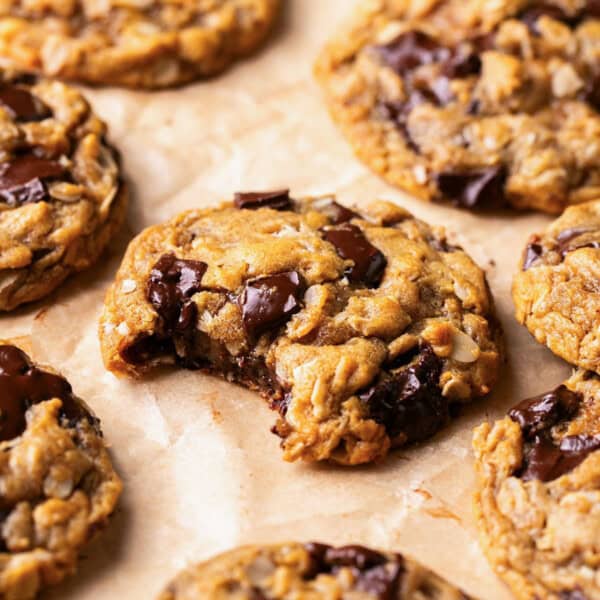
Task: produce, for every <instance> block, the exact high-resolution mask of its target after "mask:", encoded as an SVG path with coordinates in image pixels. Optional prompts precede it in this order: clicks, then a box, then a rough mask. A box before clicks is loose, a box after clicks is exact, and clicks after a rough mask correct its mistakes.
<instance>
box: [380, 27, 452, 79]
mask: <svg viewBox="0 0 600 600" xmlns="http://www.w3.org/2000/svg"><path fill="white" fill-rule="evenodd" d="M377 52H378V53H379V55H380V56H381V58H382V59H383V61H384V62H385V64H386V65H387V66H388V67H390V68H392V69H394V71H396V72H397V73H400V74H402V73H405V72H407V71H412V70H414V69H417V68H418V67H421V66H423V65H429V64H432V63H435V62H442V61H446V60H447V59H448V58H450V50H449V49H448V48H445V47H444V46H441V45H440V44H438V43H437V42H436V41H435V40H434V39H433V38H431V37H430V36H428V35H427V34H425V33H422V32H420V31H408V32H406V33H402V34H400V35H399V36H398V37H397V38H395V39H394V40H392V41H391V42H389V43H388V44H385V45H382V46H377Z"/></svg>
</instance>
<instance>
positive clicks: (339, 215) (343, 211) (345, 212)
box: [318, 200, 361, 225]
mask: <svg viewBox="0 0 600 600" xmlns="http://www.w3.org/2000/svg"><path fill="white" fill-rule="evenodd" d="M318 210H319V212H322V213H324V214H325V215H327V217H328V218H329V219H330V220H331V222H332V223H333V224H334V225H339V224H341V223H347V222H348V221H351V220H352V219H360V218H361V216H360V215H359V214H358V213H355V212H354V211H353V210H350V209H349V208H346V207H345V206H342V205H341V204H338V203H337V202H336V201H335V200H330V201H329V202H327V203H326V204H323V205H322V206H319V208H318Z"/></svg>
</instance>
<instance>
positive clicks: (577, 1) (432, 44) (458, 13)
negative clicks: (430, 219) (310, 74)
mask: <svg viewBox="0 0 600 600" xmlns="http://www.w3.org/2000/svg"><path fill="white" fill-rule="evenodd" d="M599 39H600V4H599V3H598V1H597V0H548V1H547V2H540V1H535V0H469V1H468V2H465V0H439V1H433V0H425V1H423V0H386V1H384V0H378V1H363V2H362V3H360V5H359V8H358V10H357V12H356V14H355V16H354V17H353V19H352V21H351V22H350V23H349V24H348V26H347V27H345V28H344V29H343V31H341V32H340V33H339V34H338V35H337V36H336V37H335V38H334V39H333V40H332V41H331V42H330V43H329V45H328V46H327V48H326V49H325V50H324V51H323V53H322V55H321V57H320V59H319V60H318V62H317V65H316V75H317V77H318V79H319V80H320V82H321V84H322V86H323V88H324V90H325V95H326V98H327V103H328V105H329V108H330V111H331V113H332V115H333V117H334V119H335V120H336V121H337V122H338V123H339V125H340V126H341V129H342V130H343V132H344V133H345V135H346V136H347V137H348V139H349V140H350V142H351V144H352V146H353V147H354V149H355V152H356V153H357V154H358V156H359V157H360V158H361V159H363V160H364V161H365V162H366V163H367V164H368V165H369V166H370V167H371V168H372V169H374V170H375V171H376V172H378V173H380V174H381V175H383V176H384V177H385V178H386V179H387V180H388V181H389V182H390V183H392V184H395V185H397V186H400V187H402V188H404V189H405V190H407V191H409V192H411V193H413V194H415V195H417V196H419V197H420V198H423V199H428V200H438V199H444V200H447V201H450V202H453V203H455V204H457V205H459V206H462V207H465V208H481V207H484V206H492V205H494V206H495V205H498V204H509V205H512V206H513V207H516V208H521V209H529V208H531V209H536V210H540V211H544V212H549V213H560V212H561V211H562V210H563V209H564V208H565V206H567V205H569V204H575V203H579V202H583V201H586V200H590V199H592V198H593V197H595V196H596V197H597V196H598V195H599V193H600V141H599V140H600V112H599V111H600V92H599V90H600V53H599V51H598V40H599Z"/></svg>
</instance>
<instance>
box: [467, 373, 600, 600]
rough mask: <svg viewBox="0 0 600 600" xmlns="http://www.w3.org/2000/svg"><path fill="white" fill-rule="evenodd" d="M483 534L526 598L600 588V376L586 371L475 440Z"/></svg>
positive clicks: (575, 595) (584, 594)
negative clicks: (599, 568)
mask: <svg viewBox="0 0 600 600" xmlns="http://www.w3.org/2000/svg"><path fill="white" fill-rule="evenodd" d="M473 447H474V450H475V464H476V468H477V473H478V490H477V494H476V497H475V514H476V517H477V521H478V527H479V534H480V539H481V542H482V545H483V549H484V551H485V553H486V554H487V557H488V559H489V560H490V562H491V563H492V565H493V567H494V568H495V570H496V572H497V573H498V575H500V577H502V578H503V579H504V580H505V581H506V583H508V585H509V586H510V588H511V590H512V592H513V594H514V595H515V597H516V598H518V599H519V600H521V599H522V600H533V599H534V598H544V599H546V600H565V599H583V598H588V599H589V600H595V599H596V598H598V597H599V591H598V590H599V588H598V564H599V561H600V551H599V548H598V535H599V532H600V510H599V507H600V452H598V450H599V449H600V380H599V379H598V376H597V375H596V374H593V373H591V372H590V371H584V370H579V371H577V372H576V373H575V374H574V375H573V376H572V377H571V378H570V379H569V380H568V381H566V382H565V384H564V385H562V386H559V387H558V388H557V389H555V390H554V391H552V392H549V393H547V394H543V395H540V396H538V397H536V398H532V399H528V400H525V401H523V402H522V403H520V404H518V405H517V406H516V407H514V408H513V409H512V410H511V411H510V412H509V416H508V417H506V418H504V419H501V420H499V421H496V423H493V424H490V423H484V424H483V425H481V426H480V427H478V428H477V429H476V430H475V435H474V439H473Z"/></svg>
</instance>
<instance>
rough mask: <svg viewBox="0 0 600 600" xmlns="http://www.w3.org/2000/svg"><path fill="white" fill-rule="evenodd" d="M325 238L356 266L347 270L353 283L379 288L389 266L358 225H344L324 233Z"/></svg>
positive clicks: (347, 274)
mask: <svg viewBox="0 0 600 600" xmlns="http://www.w3.org/2000/svg"><path fill="white" fill-rule="evenodd" d="M323 237H324V238H325V240H327V241H328V242H329V243H330V244H333V245H334V246H335V248H336V250H337V253H338V254H339V255H340V256H341V257H342V258H344V259H346V260H351V261H352V262H354V265H353V266H352V267H350V268H348V269H347V270H346V276H347V277H348V279H349V280H350V281H352V282H353V283H363V284H365V285H366V286H367V287H371V288H373V287H377V286H378V285H379V284H380V283H381V279H382V277H383V273H384V271H385V268H386V266H387V260H386V258H385V256H384V255H383V254H382V253H381V252H380V251H379V250H378V249H377V248H375V246H373V245H372V244H371V243H370V242H369V240H367V238H366V237H365V235H364V233H363V232H362V231H361V229H360V228H358V227H356V225H351V224H349V223H344V224H342V225H339V226H338V227H332V228H331V229H326V230H324V231H323Z"/></svg>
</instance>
